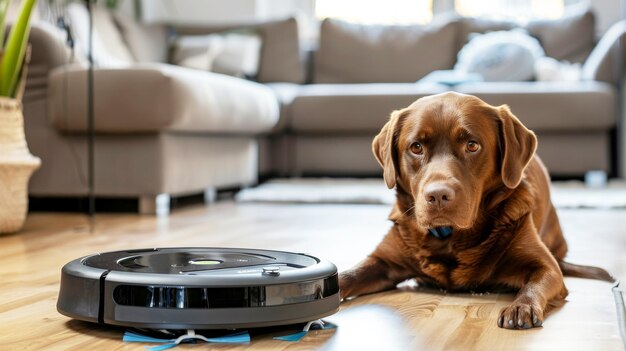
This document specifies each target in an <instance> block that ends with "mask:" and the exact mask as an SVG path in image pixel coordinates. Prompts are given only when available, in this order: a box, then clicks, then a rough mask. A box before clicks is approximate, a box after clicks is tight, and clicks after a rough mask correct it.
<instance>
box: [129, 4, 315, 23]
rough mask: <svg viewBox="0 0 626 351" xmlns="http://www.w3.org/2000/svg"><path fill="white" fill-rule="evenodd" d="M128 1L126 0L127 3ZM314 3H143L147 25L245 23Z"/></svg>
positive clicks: (297, 10) (289, 13)
mask: <svg viewBox="0 0 626 351" xmlns="http://www.w3.org/2000/svg"><path fill="white" fill-rule="evenodd" d="M126 1H129V0H126ZM313 4H314V0H142V2H141V6H142V17H143V20H144V21H145V22H148V23H185V24H204V25H228V24H244V23H254V22H260V21H267V20H271V19H277V18H285V17H289V16H293V15H296V14H298V13H300V12H302V11H303V10H310V9H312V8H313Z"/></svg>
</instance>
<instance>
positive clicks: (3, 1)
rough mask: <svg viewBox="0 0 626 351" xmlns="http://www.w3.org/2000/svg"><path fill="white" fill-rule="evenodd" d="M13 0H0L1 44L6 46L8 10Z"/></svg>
mask: <svg viewBox="0 0 626 351" xmlns="http://www.w3.org/2000/svg"><path fill="white" fill-rule="evenodd" d="M9 3H11V0H0V44H1V45H0V46H4V30H5V29H6V28H5V26H6V23H5V21H6V17H7V12H8V11H7V10H8V9H9Z"/></svg>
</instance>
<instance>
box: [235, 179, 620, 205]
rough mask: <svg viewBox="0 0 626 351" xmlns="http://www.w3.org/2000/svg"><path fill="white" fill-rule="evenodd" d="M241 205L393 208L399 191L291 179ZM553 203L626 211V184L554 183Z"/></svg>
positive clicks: (363, 182)
mask: <svg viewBox="0 0 626 351" xmlns="http://www.w3.org/2000/svg"><path fill="white" fill-rule="evenodd" d="M235 199H236V201H238V202H280V203H328V204H338V203H339V204H393V202H394V201H395V191H394V190H389V189H387V187H386V186H385V183H384V182H383V180H382V179H351V178H290V179H274V180H270V181H268V182H266V183H263V184H261V185H260V186H257V187H254V188H248V189H244V190H242V191H240V192H239V193H237V195H236V197H235ZM552 201H553V203H554V205H555V206H556V207H557V208H626V182H618V181H611V182H609V184H608V185H607V186H606V187H603V188H589V187H585V185H584V183H583V182H579V181H571V182H554V183H553V185H552Z"/></svg>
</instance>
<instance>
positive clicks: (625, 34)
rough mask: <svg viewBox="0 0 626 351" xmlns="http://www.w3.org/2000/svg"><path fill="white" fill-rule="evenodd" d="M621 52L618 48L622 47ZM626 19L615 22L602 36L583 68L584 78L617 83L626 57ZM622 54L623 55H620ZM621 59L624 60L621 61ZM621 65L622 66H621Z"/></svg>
mask: <svg viewBox="0 0 626 351" xmlns="http://www.w3.org/2000/svg"><path fill="white" fill-rule="evenodd" d="M620 47H621V50H622V52H621V53H620V52H619V51H618V50H619V49H620ZM625 49H626V20H625V21H620V22H617V23H615V24H614V25H613V26H611V28H609V30H608V31H607V32H606V33H605V34H604V36H602V38H601V39H600V41H599V42H598V44H597V45H596V47H595V48H594V49H593V51H592V52H591V54H590V55H589V58H587V61H585V64H584V65H583V68H582V78H583V80H597V81H603V82H608V83H612V84H617V83H618V81H619V80H621V79H622V77H619V75H620V73H622V74H623V72H624V60H625V59H626V50H625ZM620 56H621V57H620ZM619 60H621V61H622V62H621V63H619ZM620 65H621V67H620Z"/></svg>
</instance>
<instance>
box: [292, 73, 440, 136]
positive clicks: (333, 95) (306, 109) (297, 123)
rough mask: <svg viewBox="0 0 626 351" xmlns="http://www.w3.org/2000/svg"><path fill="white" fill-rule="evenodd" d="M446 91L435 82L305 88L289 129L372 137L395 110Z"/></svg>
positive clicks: (302, 131) (301, 131)
mask: <svg viewBox="0 0 626 351" xmlns="http://www.w3.org/2000/svg"><path fill="white" fill-rule="evenodd" d="M446 90H448V87H447V86H445V85H439V84H434V83H418V84H416V83H389V84H383V83H378V84H312V85H306V86H303V87H302V88H301V89H300V91H299V95H298V96H296V97H295V98H294V100H293V102H292V104H291V107H290V109H289V113H290V119H289V127H290V128H291V129H292V130H294V131H296V132H299V133H325V134H332V133H350V134H359V133H361V134H372V133H376V132H378V131H379V130H380V129H381V128H382V126H383V125H384V124H385V122H387V120H388V119H389V114H390V113H391V112H392V111H394V110H398V109H401V108H404V107H406V106H408V105H410V104H411V103H412V102H414V101H415V100H417V99H419V98H421V97H423V96H427V95H432V94H438V93H442V92H445V91H446Z"/></svg>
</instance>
